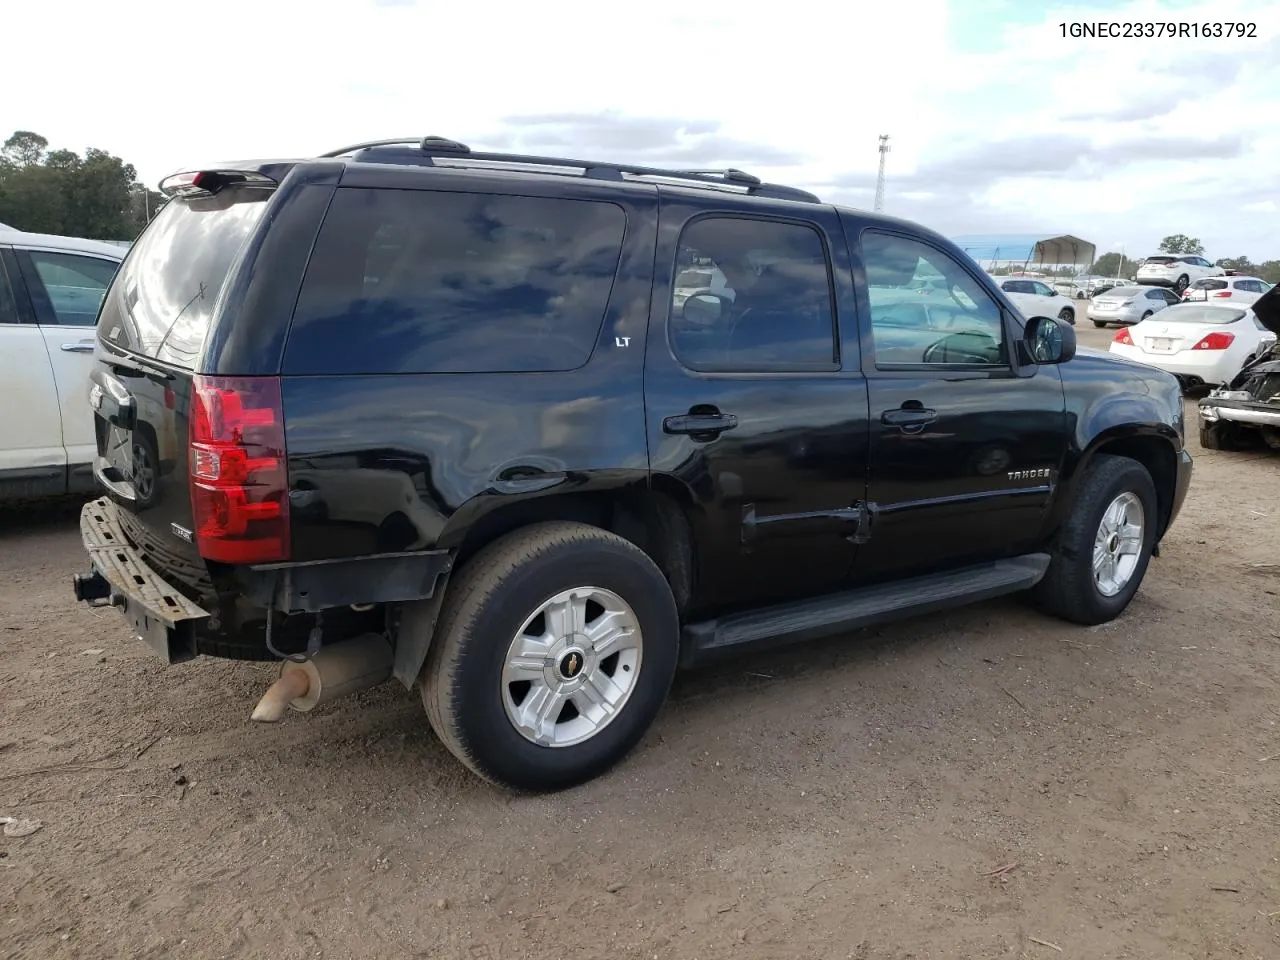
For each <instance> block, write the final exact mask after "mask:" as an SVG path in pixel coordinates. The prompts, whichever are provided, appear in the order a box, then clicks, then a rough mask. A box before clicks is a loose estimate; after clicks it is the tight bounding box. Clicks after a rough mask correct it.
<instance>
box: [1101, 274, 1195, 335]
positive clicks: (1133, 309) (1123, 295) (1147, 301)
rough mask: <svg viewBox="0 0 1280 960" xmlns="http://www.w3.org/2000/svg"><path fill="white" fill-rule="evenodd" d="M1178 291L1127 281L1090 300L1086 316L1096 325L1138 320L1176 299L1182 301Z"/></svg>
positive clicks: (1178, 301)
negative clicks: (1127, 282)
mask: <svg viewBox="0 0 1280 960" xmlns="http://www.w3.org/2000/svg"><path fill="white" fill-rule="evenodd" d="M1181 302H1182V301H1181V300H1180V299H1179V298H1178V295H1177V294H1176V293H1174V292H1173V291H1172V290H1167V289H1165V288H1164V287H1148V286H1139V285H1137V284H1129V285H1127V286H1123V287H1113V288H1112V289H1110V290H1108V291H1106V292H1105V293H1100V294H1098V295H1097V296H1096V297H1094V298H1093V299H1092V300H1090V301H1089V319H1090V320H1092V321H1093V325H1094V326H1095V327H1105V326H1106V325H1107V324H1109V323H1120V324H1126V325H1127V324H1131V323H1139V322H1141V321H1143V320H1145V319H1147V317H1149V316H1151V315H1152V314H1153V313H1157V312H1158V311H1160V310H1163V309H1164V308H1165V307H1169V306H1172V305H1173V304H1175V303H1181Z"/></svg>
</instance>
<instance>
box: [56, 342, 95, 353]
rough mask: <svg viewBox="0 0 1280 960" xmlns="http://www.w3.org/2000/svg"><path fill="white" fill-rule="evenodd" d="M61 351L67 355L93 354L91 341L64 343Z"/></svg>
mask: <svg viewBox="0 0 1280 960" xmlns="http://www.w3.org/2000/svg"><path fill="white" fill-rule="evenodd" d="M62 349H63V350H64V351H65V352H67V353H93V341H92V340H81V341H80V342H79V343H64V344H63V345H62Z"/></svg>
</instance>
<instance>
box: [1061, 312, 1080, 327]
mask: <svg viewBox="0 0 1280 960" xmlns="http://www.w3.org/2000/svg"><path fill="white" fill-rule="evenodd" d="M1058 319H1059V320H1061V321H1062V322H1063V323H1065V324H1067V325H1068V326H1071V327H1074V326H1075V325H1076V312H1075V311H1074V310H1072V309H1071V308H1070V307H1063V308H1062V309H1061V310H1060V311H1058Z"/></svg>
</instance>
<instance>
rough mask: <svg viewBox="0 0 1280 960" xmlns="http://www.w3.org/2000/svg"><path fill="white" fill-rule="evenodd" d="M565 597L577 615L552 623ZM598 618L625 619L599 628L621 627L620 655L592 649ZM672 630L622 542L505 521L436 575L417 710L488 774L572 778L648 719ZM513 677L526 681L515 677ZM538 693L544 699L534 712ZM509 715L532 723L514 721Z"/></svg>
mask: <svg viewBox="0 0 1280 960" xmlns="http://www.w3.org/2000/svg"><path fill="white" fill-rule="evenodd" d="M592 591H594V592H595V593H594V594H592V593H591V592H592ZM586 595H592V596H600V597H610V598H612V600H610V601H609V603H610V606H601V605H600V604H599V603H596V604H595V606H594V607H593V605H592V604H593V602H594V601H591V600H580V599H575V597H576V598H581V597H582V596H586ZM566 596H567V597H568V598H569V599H567V600H564V599H559V600H558V599H557V598H564V597H566ZM579 602H580V603H581V607H580V608H578V609H580V610H581V611H585V616H584V617H583V619H582V620H579V621H577V622H576V623H575V624H574V625H573V626H572V627H570V628H569V630H570V631H571V632H565V630H564V629H562V626H563V623H562V621H561V620H560V619H559V618H558V617H557V618H553V614H552V610H553V609H554V610H556V611H561V610H564V609H567V607H568V605H570V604H575V603H579ZM614 608H617V609H616V613H615V612H610V611H613V610H614ZM543 610H546V611H547V612H545V613H541V612H540V611H543ZM593 610H601V611H605V612H601V613H594V614H593ZM539 617H541V618H543V619H541V620H539ZM606 617H613V618H615V620H616V622H617V623H621V624H626V625H628V626H626V627H625V629H624V630H623V631H617V630H613V631H611V632H610V634H609V635H610V636H614V637H619V636H622V637H625V638H627V639H626V642H627V643H629V644H631V648H630V650H631V652H630V653H629V654H628V656H629V657H630V659H629V660H628V659H626V657H621V658H620V657H619V656H618V655H616V654H614V655H606V654H605V653H604V650H605V649H606V648H608V645H607V644H606V643H604V642H602V641H599V640H596V639H595V635H596V634H599V635H600V636H604V632H605V630H606V627H607V626H608V625H604V626H602V624H604V620H605V618H606ZM679 629H680V623H679V617H678V615H677V613H676V605H675V600H674V599H673V598H672V594H671V588H670V587H669V586H668V585H667V581H666V579H665V578H664V577H663V575H662V572H661V571H660V570H659V569H658V567H657V566H656V565H655V564H654V562H653V561H652V560H650V559H649V557H648V556H647V555H646V554H645V553H644V552H643V551H642V550H640V549H639V548H638V547H636V546H635V545H634V544H632V543H630V542H629V541H627V540H624V539H622V538H621V537H619V536H616V535H615V534H612V533H609V532H608V531H605V530H601V529H599V528H596V527H591V526H588V525H586V524H581V523H564V522H556V523H539V524H535V525H533V526H530V527H526V528H523V529H521V530H517V531H516V532H514V533H512V534H509V535H508V536H506V537H503V538H502V539H500V540H498V541H496V542H495V543H492V544H490V545H489V546H488V547H486V548H485V549H484V550H482V551H481V552H480V553H478V554H477V555H476V556H475V557H474V558H473V559H472V560H471V561H470V562H468V563H467V564H466V565H465V566H464V567H463V568H462V569H461V571H460V572H459V573H457V574H455V575H454V578H453V581H452V582H451V583H450V585H449V592H448V594H447V595H446V599H445V602H444V608H443V609H442V611H441V615H440V620H439V625H438V627H437V629H436V634H435V638H434V640H433V642H432V644H431V648H430V652H429V653H428V656H427V663H426V667H425V670H424V675H423V680H422V684H421V692H422V702H423V705H424V706H425V708H426V711H427V718H428V720H429V721H430V723H431V727H432V729H433V730H435V732H436V735H437V736H438V737H439V738H440V740H441V741H442V742H443V743H444V745H445V746H446V747H448V749H449V751H450V752H451V753H452V754H453V755H454V756H456V757H457V758H458V759H459V760H461V761H462V762H463V763H464V764H465V765H466V766H467V767H469V768H470V769H471V770H472V771H473V772H475V773H476V774H478V775H479V776H481V777H483V778H484V779H486V780H488V781H490V782H492V783H495V784H498V785H499V786H503V787H507V788H510V789H513V790H522V791H545V790H558V789H561V788H564V787H570V786H573V785H575V784H578V783H582V782H584V781H586V780H590V779H591V778H593V777H596V776H598V775H600V774H601V773H604V772H605V771H606V770H608V769H609V768H610V767H612V766H613V765H614V764H615V763H617V762H618V761H619V760H621V759H622V758H623V757H624V756H625V755H626V754H627V753H628V752H630V750H631V749H632V748H633V747H634V746H635V745H636V744H637V743H638V742H639V741H640V739H641V738H642V737H643V736H644V734H645V732H646V731H647V730H648V729H649V727H650V725H651V724H652V723H653V720H654V718H655V717H656V716H657V714H658V711H659V709H660V708H661V707H662V704H663V702H664V701H665V699H666V696H667V692H668V690H669V689H670V686H671V681H672V678H673V677H674V675H675V670H676V662H677V658H678V653H679ZM562 634H563V635H562ZM529 638H533V639H532V641H531V642H530V641H529ZM543 638H549V640H546V641H544V639H543ZM570 638H573V639H570ZM544 642H545V643H548V644H549V645H548V646H546V647H545V648H544V647H541V646H538V645H539V644H541V643H544ZM618 642H619V643H620V644H621V643H622V641H618ZM557 645H559V646H557ZM560 646H565V650H561V649H560ZM637 647H638V650H637V649H635V648H637ZM526 648H527V649H529V650H533V649H534V648H536V649H538V650H543V649H545V650H546V652H545V654H538V656H535V655H534V654H533V653H525V652H523V651H525V650H526ZM517 649H518V650H520V651H521V652H520V653H518V654H513V652H512V651H513V650H517ZM576 651H581V657H582V660H581V661H578V662H577V663H578V664H579V665H577V666H575V665H574V663H575V661H573V660H572V659H571V657H572V656H574V655H575V652H576ZM597 653H599V654H600V656H599V657H597V656H596V654H597ZM610 660H612V661H613V665H612V670H613V673H609V661H610ZM535 661H536V662H535ZM584 662H585V663H584ZM561 671H563V672H561ZM575 671H579V672H575ZM623 671H626V673H624V672H623ZM627 673H629V674H631V675H630V676H627V675H626V674H627ZM615 675H616V676H617V678H618V679H617V680H616V681H615V680H614V679H613V677H614V676H615ZM524 676H531V677H533V679H532V680H524V679H517V678H518V677H524ZM606 678H607V679H606ZM595 681H598V682H599V684H600V686H598V687H597V686H594V685H593V683H594V682H595ZM525 684H528V686H527V687H526V686H524V685H525ZM615 687H616V688H617V689H618V690H621V688H623V687H625V688H626V690H625V692H623V693H621V694H619V697H618V698H617V699H615V700H613V701H611V705H610V706H609V707H608V708H607V709H606V708H605V707H603V706H601V701H599V700H597V699H596V698H597V696H599V695H600V690H601V689H602V688H603V689H605V690H606V691H608V692H607V693H606V694H604V696H605V697H606V698H607V697H612V696H614V691H615ZM517 694H519V696H520V699H517ZM535 694H537V695H538V696H539V697H541V700H539V701H538V702H536V703H535V702H533V701H530V703H529V705H528V707H527V712H526V704H525V698H532V697H534V695H535ZM541 703H545V704H551V705H552V706H551V707H550V709H547V710H540V709H539V704H541ZM579 703H581V704H582V705H583V709H582V710H580V709H579ZM555 704H560V706H555ZM570 705H571V707H572V709H569V707H570ZM553 710H554V713H553V712H552V711H553ZM592 713H594V714H596V718H595V719H593V717H592V715H591V714H592ZM517 715H523V716H525V717H526V719H529V720H531V721H532V722H533V726H531V727H524V728H522V727H520V726H518V725H517V722H516V717H517ZM566 717H568V719H565V718H566ZM583 729H586V732H585V733H583V734H582V735H577V733H576V731H581V730H583ZM562 733H563V734H564V735H563V736H561V734H562Z"/></svg>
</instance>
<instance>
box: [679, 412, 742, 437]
mask: <svg viewBox="0 0 1280 960" xmlns="http://www.w3.org/2000/svg"><path fill="white" fill-rule="evenodd" d="M737 425H738V418H737V417H735V416H733V414H730V413H686V414H683V415H682V416H679V417H667V418H666V419H665V420H663V421H662V430H663V432H664V433H683V434H688V435H689V436H691V437H693V438H694V439H695V440H699V439H704V438H705V439H714V438H715V437H718V436H719V435H720V434H722V433H724V432H725V431H726V430H732V429H733V428H734V427H736V426H737Z"/></svg>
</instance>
